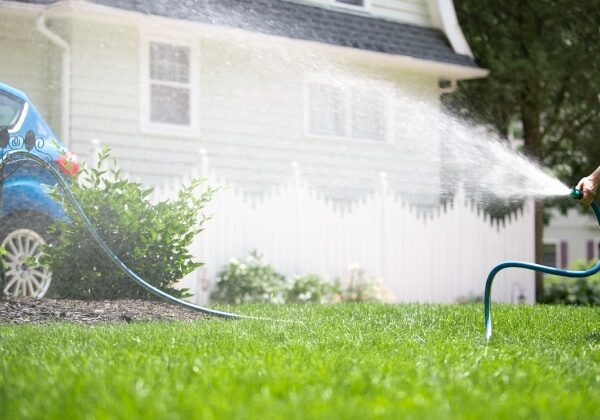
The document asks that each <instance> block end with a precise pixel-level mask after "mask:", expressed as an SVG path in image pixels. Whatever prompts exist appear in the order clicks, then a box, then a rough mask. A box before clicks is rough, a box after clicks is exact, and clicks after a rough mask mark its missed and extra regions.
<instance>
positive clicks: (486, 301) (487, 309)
mask: <svg viewBox="0 0 600 420" xmlns="http://www.w3.org/2000/svg"><path fill="white" fill-rule="evenodd" d="M569 196H570V197H571V198H573V199H575V200H581V199H582V198H583V192H582V191H581V190H579V189H577V188H573V189H572V190H571V192H570V194H569ZM591 207H592V210H593V211H594V214H595V216H596V219H597V220H598V224H599V225H600V207H599V206H598V204H597V203H596V202H595V201H592V203H591ZM505 268H524V269H526V270H533V271H539V272H542V273H546V274H554V275H557V276H562V277H573V278H581V277H589V276H592V275H594V274H596V273H598V272H600V261H599V262H598V264H596V265H595V266H594V267H592V268H590V269H589V270H584V271H570V270H562V269H559V268H554V267H548V266H545V265H540V264H533V263H527V262H521V261H505V262H503V263H500V264H498V265H497V266H495V267H494V268H493V269H492V271H490V274H488V277H487V280H486V282H485V292H484V294H483V312H484V324H485V337H486V338H487V339H488V340H489V339H490V337H491V336H492V313H491V310H492V309H491V302H490V300H491V293H492V283H493V282H494V277H496V274H498V272H500V271H501V270H503V269H505Z"/></svg>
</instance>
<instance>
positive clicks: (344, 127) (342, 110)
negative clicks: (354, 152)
mask: <svg viewBox="0 0 600 420" xmlns="http://www.w3.org/2000/svg"><path fill="white" fill-rule="evenodd" d="M386 115H387V105H386V99H385V96H384V94H383V93H382V92H381V91H379V90H376V89H366V88H353V87H350V88H348V87H343V86H341V85H332V84H327V83H310V84H309V85H308V90H307V113H306V118H307V119H308V121H307V124H306V126H307V132H308V134H309V135H317V136H329V137H342V138H353V139H364V140H385V139H386V125H387V124H386V119H387V118H386Z"/></svg>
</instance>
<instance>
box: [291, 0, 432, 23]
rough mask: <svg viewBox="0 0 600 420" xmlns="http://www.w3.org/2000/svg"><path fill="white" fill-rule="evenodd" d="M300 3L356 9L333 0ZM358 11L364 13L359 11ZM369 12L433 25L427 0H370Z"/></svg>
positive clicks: (303, 1) (311, 0)
mask: <svg viewBox="0 0 600 420" xmlns="http://www.w3.org/2000/svg"><path fill="white" fill-rule="evenodd" d="M298 3H309V4H313V5H314V4H316V5H319V6H323V7H332V8H336V9H340V10H345V11H350V12H351V11H353V10H354V9H352V8H349V7H344V5H339V4H335V2H334V1H333V0H300V1H298ZM358 13H364V12H362V11H358ZM368 13H369V14H370V15H372V16H373V17H377V18H384V19H389V20H395V21H397V22H403V23H410V24H413V25H420V26H433V24H432V21H431V18H430V15H429V9H428V6H427V0H370V5H369V7H368Z"/></svg>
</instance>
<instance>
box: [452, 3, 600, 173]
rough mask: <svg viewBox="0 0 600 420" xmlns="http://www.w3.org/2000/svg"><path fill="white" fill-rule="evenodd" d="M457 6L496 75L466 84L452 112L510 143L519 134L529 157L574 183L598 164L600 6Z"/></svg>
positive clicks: (476, 49)
mask: <svg viewBox="0 0 600 420" xmlns="http://www.w3.org/2000/svg"><path fill="white" fill-rule="evenodd" d="M455 6H456V9H457V14H458V17H459V20H460V22H461V27H462V28H463V31H464V33H465V36H466V38H467V40H468V42H469V45H470V46H471V48H472V50H473V53H474V55H475V57H476V60H477V62H478V63H479V64H480V65H481V66H482V67H485V68H487V69H489V70H490V75H489V77H488V78H486V79H481V80H473V81H465V82H461V83H460V89H459V90H458V91H457V92H456V94H454V95H452V97H451V98H448V99H449V101H448V102H449V104H450V105H451V107H453V108H454V109H455V110H456V111H457V112H460V113H462V114H464V115H466V116H467V117H469V118H472V119H474V120H476V121H478V122H483V123H486V124H491V125H493V126H495V127H496V128H497V129H498V131H499V132H500V134H501V135H503V136H504V137H508V136H509V134H516V136H517V137H520V138H522V139H523V141H524V146H525V151H526V152H528V153H529V154H530V155H532V156H533V157H535V158H537V159H538V160H540V161H541V162H542V163H544V164H545V165H548V166H550V167H552V168H553V169H554V170H555V171H556V173H557V174H558V175H559V176H560V177H561V178H562V179H563V180H564V181H565V182H567V183H569V184H573V183H574V182H576V181H577V180H578V179H579V178H580V177H581V176H583V175H585V174H587V173H589V172H590V171H591V170H592V169H593V168H594V167H596V166H598V164H600V136H599V134H600V124H598V121H600V118H599V117H600V97H599V94H600V60H598V57H600V32H599V25H598V22H600V7H598V2H597V1H596V0H580V1H576V2H574V1H570V0H532V1H521V0H506V1H501V2H498V1H493V0H457V1H456V2H455ZM513 127H518V129H517V130H516V132H514V130H512V128H513ZM511 131H513V132H512V133H511Z"/></svg>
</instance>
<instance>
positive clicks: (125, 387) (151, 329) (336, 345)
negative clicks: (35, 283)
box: [0, 304, 600, 419]
mask: <svg viewBox="0 0 600 420" xmlns="http://www.w3.org/2000/svg"><path fill="white" fill-rule="evenodd" d="M230 309H231V308H230ZM234 309H237V310H239V311H241V312H245V313H253V314H260V315H263V316H271V317H277V318H286V319H293V320H303V322H301V323H300V322H296V323H280V322H264V321H251V320H243V321H223V320H198V321H195V322H194V323H192V324H184V323H179V322H157V323H132V324H125V325H123V324H120V325H115V324H101V325H97V326H80V325H74V324H58V323H51V324H46V325H38V326H34V325H31V326H7V325H4V326H0V413H1V414H0V417H3V418H7V417H8V418H82V417H86V416H89V417H90V418H93V417H96V418H107V417H110V418H123V419H125V418H134V417H137V418H140V417H143V418H174V419H176V418H182V419H183V418H208V419H210V418H215V419H216V418H219V419H225V418H243V419H246V418H265V419H267V418H285V419H293V418H298V419H300V418H327V419H330V418H356V419H363V418H372V417H387V418H448V417H451V418H456V417H460V418H484V417H485V418H495V417H500V418H509V417H510V418H537V417H544V418H592V417H596V418H598V417H600V309H594V308H572V307H571V308H569V307H553V306H537V307H530V306H501V305H496V306H494V308H493V315H494V321H495V324H494V327H495V331H494V334H495V335H494V337H493V338H492V340H491V341H490V343H489V344H486V342H485V340H484V338H483V321H482V308H481V305H447V306H444V305H397V306H391V305H363V304H354V305H332V306H247V307H240V308H234Z"/></svg>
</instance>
